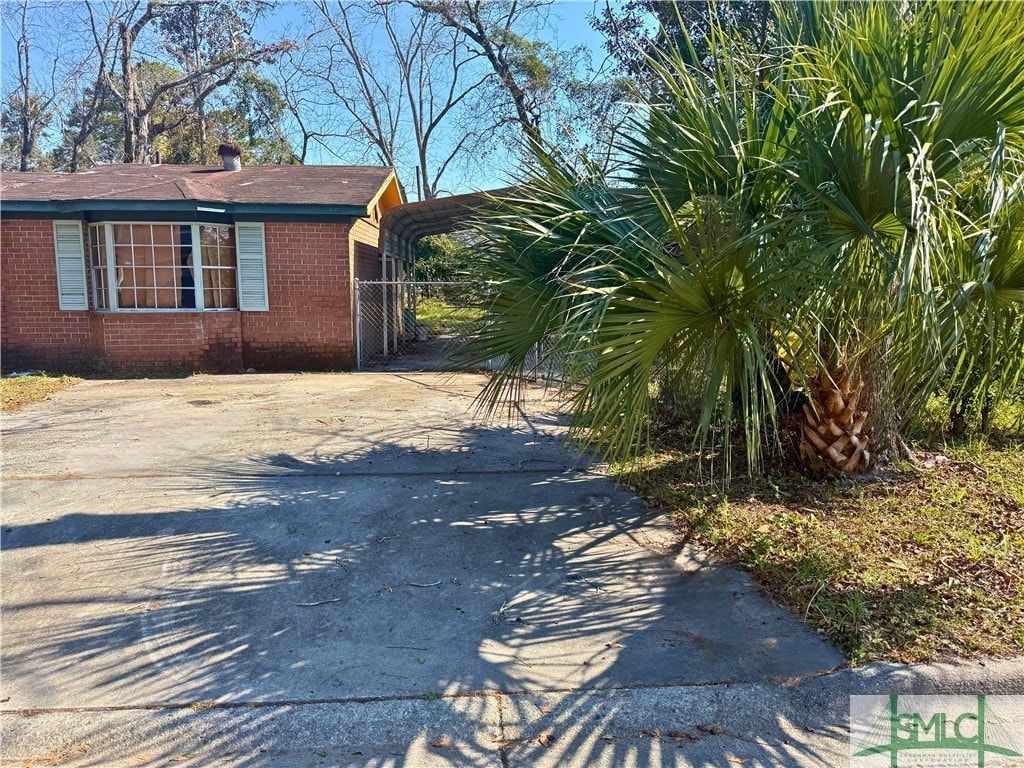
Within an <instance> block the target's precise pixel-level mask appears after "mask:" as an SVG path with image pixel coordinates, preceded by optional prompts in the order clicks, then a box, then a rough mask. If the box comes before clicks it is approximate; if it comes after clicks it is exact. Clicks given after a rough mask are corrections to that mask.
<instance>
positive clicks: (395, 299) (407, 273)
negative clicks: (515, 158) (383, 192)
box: [355, 187, 514, 370]
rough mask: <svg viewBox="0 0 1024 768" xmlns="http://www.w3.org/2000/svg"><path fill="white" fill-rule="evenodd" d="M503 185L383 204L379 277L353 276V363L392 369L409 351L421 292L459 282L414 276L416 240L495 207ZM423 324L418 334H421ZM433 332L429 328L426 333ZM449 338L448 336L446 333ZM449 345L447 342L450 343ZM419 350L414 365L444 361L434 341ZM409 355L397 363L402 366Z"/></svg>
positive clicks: (451, 289)
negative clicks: (398, 203) (411, 201)
mask: <svg viewBox="0 0 1024 768" xmlns="http://www.w3.org/2000/svg"><path fill="white" fill-rule="evenodd" d="M513 189H514V187H504V188H500V189H492V190H486V191H481V192H470V193H467V194H463V195H453V196H451V197H443V198H436V199H434V200H421V201H419V202H415V203H405V204H404V205H398V206H395V207H394V208H392V209H390V210H388V211H387V212H386V213H385V214H384V216H383V218H382V219H381V225H380V244H379V250H380V253H381V259H382V269H381V274H382V276H387V277H385V278H382V279H381V280H357V281H356V293H355V296H356V299H355V301H356V338H357V345H356V361H357V365H356V367H357V369H359V370H365V369H367V368H370V367H373V368H378V369H379V368H386V369H393V368H394V366H395V364H396V361H395V358H396V357H397V356H399V355H402V354H403V353H408V352H409V351H410V349H411V348H412V347H413V346H414V342H415V341H416V340H417V327H416V326H417V322H416V308H417V300H418V298H419V297H421V296H433V295H435V294H438V293H439V292H444V293H446V294H447V295H449V296H450V295H457V294H458V293H459V291H460V288H461V286H460V285H458V284H440V283H434V282H425V281H417V280H416V271H415V260H416V244H417V243H418V242H419V241H420V240H421V239H422V238H424V237H427V236H429V235H441V234H448V233H450V232H454V231H456V230H458V229H459V228H460V227H463V226H465V225H466V224H467V223H468V222H469V221H470V220H472V219H473V218H474V217H475V216H478V215H479V214H480V213H481V212H486V211H487V210H493V209H494V208H495V203H494V200H495V199H496V198H500V197H501V196H503V195H505V194H507V193H508V192H510V191H512V190H513ZM423 335H424V334H423V329H422V324H421V325H420V328H419V337H420V338H421V340H423V339H422V337H423ZM428 335H430V336H433V334H428ZM449 341H450V339H449ZM449 346H450V345H449ZM434 347H436V348H432V349H430V350H429V351H427V352H426V353H424V350H422V349H421V350H418V352H417V360H416V362H415V363H413V365H414V367H415V368H416V369H419V370H437V369H439V368H445V367H448V363H449V362H450V361H447V360H446V355H444V354H440V347H439V346H438V345H434ZM407 362H408V361H403V362H399V363H397V365H399V366H400V367H406V365H407Z"/></svg>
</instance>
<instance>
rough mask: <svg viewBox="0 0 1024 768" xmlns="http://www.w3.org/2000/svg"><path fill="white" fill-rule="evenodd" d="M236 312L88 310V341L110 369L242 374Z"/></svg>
mask: <svg viewBox="0 0 1024 768" xmlns="http://www.w3.org/2000/svg"><path fill="white" fill-rule="evenodd" d="M240 314H241V313H240V312H187V311H186V312H93V313H91V315H92V317H91V320H92V342H93V347H94V349H96V350H97V351H98V352H99V354H98V359H97V363H99V362H100V361H103V362H105V364H106V365H107V366H108V367H109V368H111V369H113V370H118V369H127V370H146V371H179V370H184V371H189V372H191V371H206V372H208V373H238V372H240V371H241V370H242V323H241V319H240Z"/></svg>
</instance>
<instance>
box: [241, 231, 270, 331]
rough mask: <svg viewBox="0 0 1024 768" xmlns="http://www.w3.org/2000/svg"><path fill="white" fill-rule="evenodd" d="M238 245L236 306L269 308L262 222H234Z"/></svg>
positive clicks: (247, 308) (262, 309) (253, 309)
mask: <svg viewBox="0 0 1024 768" xmlns="http://www.w3.org/2000/svg"><path fill="white" fill-rule="evenodd" d="M235 244H236V245H237V246H238V250H237V253H238V308H239V309H241V310H244V311H247V312H266V311H268V310H269V309H270V301H269V299H268V297H267V251H266V247H265V245H264V238H263V223H262V222H250V221H245V222H238V223H237V224H235Z"/></svg>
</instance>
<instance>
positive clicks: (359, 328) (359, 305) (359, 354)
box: [356, 277, 363, 371]
mask: <svg viewBox="0 0 1024 768" xmlns="http://www.w3.org/2000/svg"><path fill="white" fill-rule="evenodd" d="M360 293H361V286H360V285H359V278H358V277H357V278H356V370H357V371H361V370H363V302H362V301H361V300H360V296H359V294H360Z"/></svg>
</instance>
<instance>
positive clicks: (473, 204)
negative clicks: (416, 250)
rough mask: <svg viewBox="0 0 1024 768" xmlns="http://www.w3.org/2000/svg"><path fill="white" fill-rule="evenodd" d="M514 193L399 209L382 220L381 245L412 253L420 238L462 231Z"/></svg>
mask: <svg viewBox="0 0 1024 768" xmlns="http://www.w3.org/2000/svg"><path fill="white" fill-rule="evenodd" d="M514 190H515V187H503V188H501V189H491V190H487V191H484V192H468V193H466V194H463V195H452V196H451V197H439V198H435V199H433V200H421V201H419V202H416V203H405V204H403V205H396V206H395V207H394V208H391V209H390V210H388V211H387V213H385V214H384V217H383V219H382V220H381V227H380V232H381V242H382V244H383V245H384V247H385V248H386V249H387V250H389V251H391V252H392V253H395V252H396V251H397V252H404V251H408V250H410V249H411V248H412V246H414V245H415V244H416V242H417V241H418V240H419V239H420V238H423V237H427V236H428V235H440V234H444V233H447V232H452V231H454V230H455V229H458V227H459V226H460V225H462V224H464V223H465V222H466V221H467V220H468V219H469V218H471V217H472V216H473V215H474V214H477V213H479V212H481V211H486V210H488V209H490V208H493V207H494V203H493V202H492V199H494V198H501V197H504V196H505V195H507V194H508V193H510V192H513V191H514Z"/></svg>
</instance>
